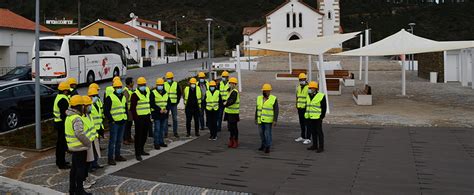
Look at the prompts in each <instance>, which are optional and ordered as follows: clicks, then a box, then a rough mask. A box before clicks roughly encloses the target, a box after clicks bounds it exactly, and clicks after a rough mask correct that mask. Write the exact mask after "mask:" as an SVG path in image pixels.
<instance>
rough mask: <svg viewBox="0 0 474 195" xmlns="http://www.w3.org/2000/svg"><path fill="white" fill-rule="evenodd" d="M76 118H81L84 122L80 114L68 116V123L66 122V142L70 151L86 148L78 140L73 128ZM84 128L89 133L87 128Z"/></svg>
mask: <svg viewBox="0 0 474 195" xmlns="http://www.w3.org/2000/svg"><path fill="white" fill-rule="evenodd" d="M76 118H81V120H82V121H83V122H84V120H83V119H82V117H81V116H79V115H78V114H74V115H70V116H67V117H66V121H65V122H64V127H65V134H66V142H67V147H68V148H69V149H71V148H80V147H84V145H83V144H82V142H81V141H79V139H77V137H76V134H75V133H74V127H73V124H72V122H73V121H74V120H76ZM83 127H84V132H86V131H87V129H86V126H85V125H83Z"/></svg>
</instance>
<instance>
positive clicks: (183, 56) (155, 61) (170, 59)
mask: <svg viewBox="0 0 474 195" xmlns="http://www.w3.org/2000/svg"><path fill="white" fill-rule="evenodd" d="M207 56H208V55H207V53H206V52H202V51H197V56H195V53H194V52H183V53H180V54H179V56H165V57H163V58H144V57H141V58H140V63H139V66H140V67H143V65H144V63H145V64H146V63H148V62H147V60H148V59H149V60H151V66H157V65H161V64H168V63H174V62H181V61H187V60H194V59H201V58H207ZM195 57H197V58H195ZM144 59H145V60H144ZM144 61H145V62H144Z"/></svg>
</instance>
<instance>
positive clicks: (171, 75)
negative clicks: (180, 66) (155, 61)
mask: <svg viewBox="0 0 474 195" xmlns="http://www.w3.org/2000/svg"><path fill="white" fill-rule="evenodd" d="M173 77H174V74H173V73H172V72H167V73H166V78H167V79H171V78H173Z"/></svg>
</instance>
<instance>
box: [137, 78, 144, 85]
mask: <svg viewBox="0 0 474 195" xmlns="http://www.w3.org/2000/svg"><path fill="white" fill-rule="evenodd" d="M137 84H138V85H146V79H145V77H139V78H138V79H137Z"/></svg>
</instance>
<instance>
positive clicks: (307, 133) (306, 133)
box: [298, 108, 311, 139]
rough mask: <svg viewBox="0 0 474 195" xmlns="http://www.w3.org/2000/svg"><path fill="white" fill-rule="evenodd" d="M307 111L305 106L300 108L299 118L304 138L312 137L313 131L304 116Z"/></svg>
mask: <svg viewBox="0 0 474 195" xmlns="http://www.w3.org/2000/svg"><path fill="white" fill-rule="evenodd" d="M305 112H306V109H305V108H302V109H301V108H298V118H299V120H300V128H301V137H302V138H303V139H311V131H310V130H309V128H308V126H307V125H306V119H305V118H304V113H305Z"/></svg>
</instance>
